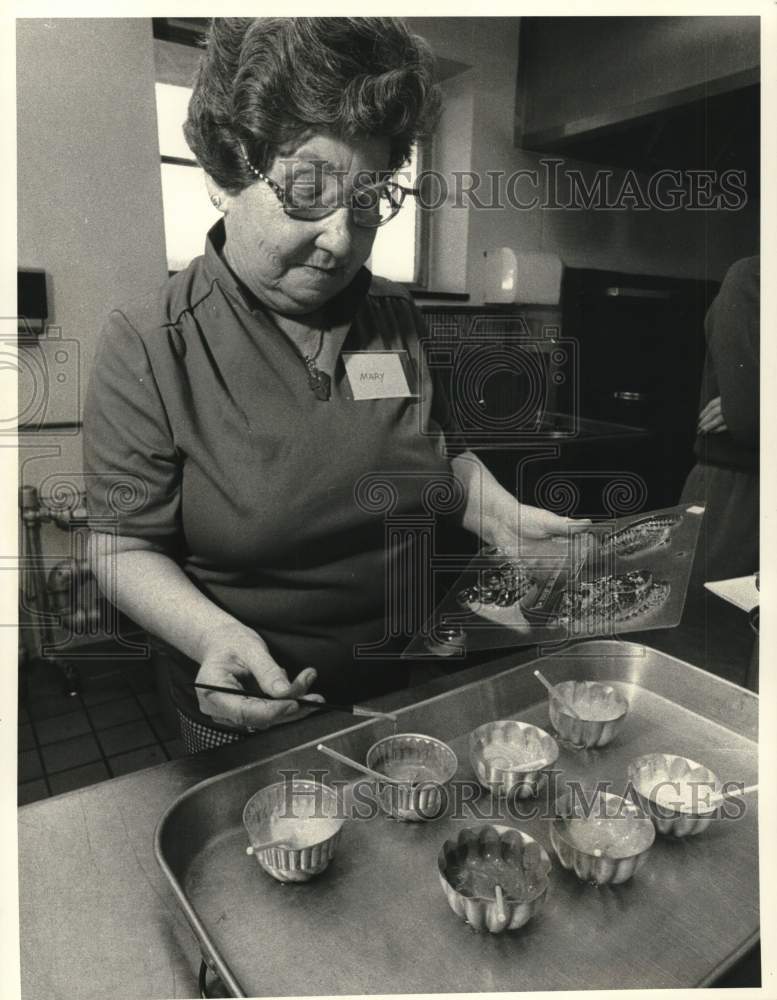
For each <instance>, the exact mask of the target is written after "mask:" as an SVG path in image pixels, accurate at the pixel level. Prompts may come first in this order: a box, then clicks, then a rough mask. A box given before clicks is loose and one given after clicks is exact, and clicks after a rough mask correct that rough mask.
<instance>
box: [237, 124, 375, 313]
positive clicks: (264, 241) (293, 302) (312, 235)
mask: <svg viewBox="0 0 777 1000" xmlns="http://www.w3.org/2000/svg"><path fill="white" fill-rule="evenodd" d="M389 149H390V145H389V140H388V139H383V138H380V139H374V138H365V139H351V140H344V139H339V138H337V137H335V136H333V135H329V134H326V133H322V134H316V135H313V136H310V137H308V138H307V139H305V140H304V141H303V142H302V143H301V144H300V145H298V146H296V147H295V148H293V149H291V150H284V151H283V155H282V156H279V157H277V158H276V159H275V161H274V163H273V164H272V166H271V167H270V168H269V169H268V171H267V176H268V177H269V178H271V179H272V180H273V181H275V182H276V184H278V185H280V187H281V188H283V189H284V190H286V189H287V188H288V185H289V183H290V181H291V177H292V176H293V177H295V178H298V179H299V178H300V177H302V179H303V183H304V179H305V177H307V178H311V177H312V176H314V172H315V171H323V173H324V174H328V173H335V176H336V177H337V178H338V181H337V183H338V184H342V187H341V188H340V190H341V191H342V192H344V195H345V198H344V199H341V200H340V202H339V204H340V207H338V208H336V209H335V211H334V212H333V213H332V214H331V215H328V216H327V217H326V218H323V219H318V220H316V221H309V220H300V219H292V218H290V217H289V216H288V215H286V213H285V212H284V210H283V207H282V205H281V203H280V201H279V200H278V197H277V195H276V194H275V193H274V192H273V190H272V189H271V188H270V186H269V185H268V184H267V183H265V182H264V181H262V180H257V182H256V183H255V184H252V185H250V187H247V188H244V189H243V190H242V191H240V192H239V194H237V195H230V194H226V193H225V192H220V193H221V198H222V208H223V211H224V214H225V219H224V223H225V227H226V243H225V247H224V253H225V256H226V259H227V261H228V263H229V265H230V267H231V268H232V270H233V271H234V272H235V273H236V274H237V276H238V277H239V278H240V279H241V280H242V281H243V282H244V283H245V284H246V285H247V286H248V287H249V288H250V289H251V291H252V292H253V293H254V294H255V295H256V296H257V298H259V299H260V300H261V301H262V302H264V303H265V304H266V305H268V306H269V307H270V308H271V309H273V310H274V311H276V312H280V313H286V314H290V315H294V314H297V315H303V314H305V313H310V312H314V311H315V310H317V309H319V308H320V307H321V306H323V305H324V303H326V302H327V301H329V299H331V298H332V297H333V296H334V295H337V293H338V292H340V291H341V290H342V289H343V288H345V287H346V286H347V285H348V284H350V282H351V281H352V280H353V278H354V276H355V274H356V272H357V271H358V270H359V268H360V267H361V266H362V264H364V262H365V261H366V260H367V258H368V257H369V255H370V251H371V250H372V244H373V242H374V240H375V232H376V230H375V229H365V228H360V227H358V226H355V225H354V223H353V219H352V218H351V213H350V209H349V207H348V195H349V194H350V192H351V190H352V188H353V185H354V181H356V179H357V178H360V179H361V182H362V183H363V182H364V177H365V175H375V176H376V178H377V177H378V176H380V175H383V176H385V175H386V173H387V170H388V161H389ZM292 171H293V174H292Z"/></svg>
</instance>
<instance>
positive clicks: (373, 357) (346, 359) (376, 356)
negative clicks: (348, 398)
mask: <svg viewBox="0 0 777 1000" xmlns="http://www.w3.org/2000/svg"><path fill="white" fill-rule="evenodd" d="M406 361H407V352H406V351H354V352H353V353H350V354H343V363H344V364H345V373H346V375H347V376H348V382H349V384H350V386H351V392H352V393H353V398H354V399H398V398H401V397H406V396H414V395H415V393H414V392H413V391H412V390H411V389H410V383H409V381H408V374H407V371H406V368H405V364H406Z"/></svg>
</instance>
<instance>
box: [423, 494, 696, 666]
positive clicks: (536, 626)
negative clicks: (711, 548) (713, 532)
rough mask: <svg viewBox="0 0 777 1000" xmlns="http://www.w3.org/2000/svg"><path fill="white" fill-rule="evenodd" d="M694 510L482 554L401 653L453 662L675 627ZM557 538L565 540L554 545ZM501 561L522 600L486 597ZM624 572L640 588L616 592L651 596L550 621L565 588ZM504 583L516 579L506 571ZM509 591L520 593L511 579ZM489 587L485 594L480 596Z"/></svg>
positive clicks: (691, 547)
mask: <svg viewBox="0 0 777 1000" xmlns="http://www.w3.org/2000/svg"><path fill="white" fill-rule="evenodd" d="M703 514H704V508H703V507H700V506H696V505H688V504H680V505H679V506H675V507H666V508H663V509H662V510H656V511H650V512H648V513H643V514H637V515H630V516H628V517H622V518H618V519H617V520H615V521H609V522H607V523H595V524H593V525H592V526H591V528H590V531H588V532H586V533H585V534H581V535H571V536H570V537H569V538H568V539H563V540H561V539H559V540H558V541H555V542H554V541H553V540H544V541H539V542H537V541H532V540H528V541H525V542H522V544H521V547H520V550H519V551H518V552H517V553H514V554H512V555H508V554H506V553H503V552H500V551H499V550H494V549H488V548H485V549H483V550H482V551H481V552H480V553H479V554H478V555H477V556H475V558H474V559H473V560H472V561H471V562H470V564H469V566H468V567H467V568H466V570H465V571H464V572H463V573H462V575H461V576H460V577H459V579H458V580H457V582H456V584H455V585H454V586H453V587H452V588H451V589H450V591H449V592H448V593H447V594H445V595H444V597H443V598H442V600H441V601H440V603H439V605H438V606H437V608H436V609H435V612H434V614H433V615H432V617H431V619H430V620H429V621H428V622H425V623H424V626H423V628H422V630H421V632H420V634H419V635H417V636H415V637H414V639H413V640H412V642H411V643H410V644H409V646H408V647H407V649H406V650H405V655H407V656H424V655H429V654H434V655H437V656H456V655H461V654H462V653H463V652H464V651H465V650H482V649H504V648H511V647H516V646H526V645H533V644H535V643H550V642H563V641H565V640H568V639H582V638H588V637H592V636H613V637H615V636H621V635H626V634H628V633H629V632H638V631H640V632H641V631H645V630H646V629H654V628H673V627H674V626H675V625H677V624H679V622H680V619H681V618H682V614H683V609H684V607H685V597H686V593H687V590H688V579H689V576H690V572H691V565H692V563H693V557H694V553H695V551H696V544H697V541H698V537H699V530H700V527H701V520H702V516H703ZM651 529H655V530H653V531H652V532H651ZM641 533H642V534H641ZM640 538H642V539H643V544H642V545H640V543H639V539H640ZM612 539H616V540H620V541H621V542H628V541H631V543H632V544H631V548H629V546H628V545H625V546H624V547H622V548H621V547H619V545H613V544H612V542H611V540H612ZM561 541H563V542H564V543H565V544H559V542H561ZM510 564H512V565H513V566H519V567H521V569H520V576H519V581H522V582H523V587H524V588H525V591H524V592H522V590H521V589H518V590H517V593H518V594H522V596H520V598H519V599H517V600H515V601H514V602H512V597H511V596H508V600H510V601H511V603H510V604H508V606H506V607H500V606H499V600H500V599H499V597H497V599H496V601H494V594H495V593H497V590H498V588H497V589H493V588H490V587H489V584H488V580H489V577H492V578H493V577H494V576H495V575H497V576H498V575H499V567H500V566H502V567H506V566H508V565H510ZM495 571H496V572H495ZM629 575H630V576H631V579H632V580H634V579H635V578H639V579H640V580H641V581H642V583H641V584H637V585H634V584H633V583H630V582H628V581H626V582H625V586H626V587H627V588H633V590H634V592H638V589H642V588H643V587H644V589H645V590H646V592H647V593H649V594H650V595H652V597H653V598H654V600H652V601H651V600H649V599H647V598H646V596H645V595H643V597H642V598H639V599H638V600H637V601H636V603H635V605H634V606H632V607H630V610H629V612H628V616H627V617H625V618H624V617H620V616H616V614H615V611H614V609H613V608H610V609H607V610H605V611H604V612H603V613H601V614H598V615H595V616H593V615H591V614H590V612H585V611H583V612H581V613H580V614H578V615H575V614H572V615H571V616H568V617H567V618H566V620H561V621H559V619H558V618H557V615H558V614H559V613H560V611H561V602H562V600H563V593H564V591H565V590H567V589H570V590H572V591H575V590H577V591H578V592H581V588H587V587H588V588H590V587H591V586H592V585H595V581H597V580H600V579H602V578H608V577H610V578H613V577H614V578H619V579H625V578H626V577H627V576H629ZM512 579H513V581H514V580H515V574H513V577H512ZM529 580H530V581H531V583H529V582H528V581H529ZM518 586H519V588H520V587H521V583H520V582H519V585H518ZM489 589H491V590H492V593H491V596H490V597H489V598H488V599H484V600H480V597H481V596H482V595H483V594H484V593H485V592H486V591H488V590H489ZM507 589H509V588H507ZM589 592H590V591H589ZM515 593H516V591H513V595H515ZM468 594H469V595H470V596H471V598H472V603H470V604H469V605H467V604H466V603H464V599H465V597H466V595H468ZM505 594H506V591H504V590H503V596H504V595H505ZM640 605H641V609H640V610H638V611H637V610H636V607H639V606H640Z"/></svg>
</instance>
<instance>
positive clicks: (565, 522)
mask: <svg viewBox="0 0 777 1000" xmlns="http://www.w3.org/2000/svg"><path fill="white" fill-rule="evenodd" d="M510 507H511V508H512V509H507V510H504V512H503V513H502V516H501V517H499V519H498V520H497V523H496V524H494V525H493V529H492V532H491V534H492V538H491V539H490V541H491V542H492V544H494V545H498V546H499V548H501V549H505V550H511V549H512V550H514V549H516V548H517V547H518V546H519V545H520V543H521V541H522V540H523V541H526V540H532V541H537V540H541V539H545V538H560V539H565V538H567V537H568V536H569V535H570V534H581V533H583V532H586V531H588V529H589V528H590V527H591V522H590V520H588V519H587V518H573V517H562V516H561V515H559V514H554V513H553V512H552V511H550V510H543V509H542V508H541V507H530V506H529V505H528V504H523V503H520V502H519V501H518V500H512V503H511V505H510Z"/></svg>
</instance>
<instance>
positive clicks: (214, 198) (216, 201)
mask: <svg viewBox="0 0 777 1000" xmlns="http://www.w3.org/2000/svg"><path fill="white" fill-rule="evenodd" d="M210 200H211V202H212V203H213V207H214V208H221V198H219V196H218V195H217V194H212V195H211V196H210Z"/></svg>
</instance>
